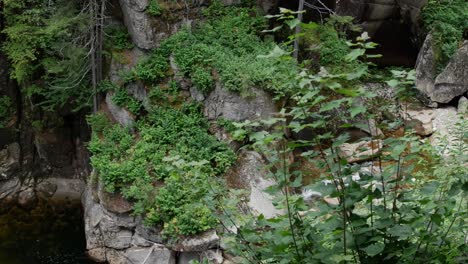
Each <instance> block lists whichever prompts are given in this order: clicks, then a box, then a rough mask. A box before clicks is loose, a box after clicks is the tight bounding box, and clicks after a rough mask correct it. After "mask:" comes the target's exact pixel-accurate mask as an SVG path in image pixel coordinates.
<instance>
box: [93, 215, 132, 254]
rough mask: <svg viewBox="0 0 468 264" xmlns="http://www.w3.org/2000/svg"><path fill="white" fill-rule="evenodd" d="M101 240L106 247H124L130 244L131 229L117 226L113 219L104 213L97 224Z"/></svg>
mask: <svg viewBox="0 0 468 264" xmlns="http://www.w3.org/2000/svg"><path fill="white" fill-rule="evenodd" d="M99 227H100V230H101V232H102V233H101V234H102V242H103V244H104V245H105V246H106V247H108V248H114V249H126V248H129V247H130V246H131V242H132V236H133V234H132V231H130V230H128V229H126V228H123V227H120V226H118V225H117V224H116V223H115V221H114V219H112V218H111V217H109V216H107V215H104V216H103V217H102V219H101V222H100V224H99Z"/></svg>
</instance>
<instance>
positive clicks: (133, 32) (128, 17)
mask: <svg viewBox="0 0 468 264" xmlns="http://www.w3.org/2000/svg"><path fill="white" fill-rule="evenodd" d="M119 2H120V7H121V8H122V13H123V15H124V22H125V25H126V26H127V29H128V32H129V34H130V36H131V38H132V41H133V43H135V45H136V46H137V47H139V48H141V49H146V50H149V49H152V48H154V47H156V45H157V42H156V40H155V38H156V36H155V32H154V31H153V27H152V25H151V21H150V16H149V15H148V14H147V13H146V12H145V9H146V7H147V6H148V4H149V1H148V0H119Z"/></svg>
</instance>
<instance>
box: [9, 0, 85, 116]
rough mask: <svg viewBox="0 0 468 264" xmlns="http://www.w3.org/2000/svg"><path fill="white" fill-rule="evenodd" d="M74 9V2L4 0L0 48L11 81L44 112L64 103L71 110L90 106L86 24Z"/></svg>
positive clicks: (76, 9)
mask: <svg viewBox="0 0 468 264" xmlns="http://www.w3.org/2000/svg"><path fill="white" fill-rule="evenodd" d="M80 9H81V6H80V3H79V1H62V0H57V1H42V0H25V1H15V0H7V1H4V9H3V12H4V17H5V29H4V30H3V33H4V34H5V35H6V41H5V42H4V43H2V44H3V45H2V48H3V50H4V52H5V54H6V55H7V56H8V58H9V60H10V62H11V66H12V71H11V77H12V78H13V79H15V80H16V81H18V83H20V84H21V85H22V87H23V88H25V92H24V93H25V94H26V95H27V96H29V97H30V98H33V97H38V98H39V99H40V100H39V103H38V104H39V105H41V106H43V107H44V108H47V109H49V110H52V109H55V108H56V107H57V106H63V105H65V104H66V103H70V104H71V105H72V106H73V107H74V108H75V109H74V110H79V109H81V108H83V107H86V106H89V104H90V98H91V95H92V91H91V89H90V85H89V78H88V77H89V76H88V75H87V73H88V70H89V67H88V63H89V60H88V59H89V56H88V50H87V47H86V45H85V42H86V36H87V34H88V31H87V30H88V29H87V27H88V26H89V25H90V20H89V19H87V17H86V12H80ZM31 102H36V100H31Z"/></svg>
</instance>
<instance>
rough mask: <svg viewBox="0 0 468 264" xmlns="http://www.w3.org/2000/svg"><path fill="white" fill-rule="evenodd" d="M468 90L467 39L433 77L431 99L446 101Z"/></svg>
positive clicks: (440, 101)
mask: <svg viewBox="0 0 468 264" xmlns="http://www.w3.org/2000/svg"><path fill="white" fill-rule="evenodd" d="M467 91H468V41H465V42H464V43H463V46H462V47H461V48H460V49H458V51H457V53H455V55H453V57H452V59H451V60H450V63H449V64H448V65H447V67H445V69H444V71H443V72H441V73H440V74H439V75H438V76H437V78H436V79H435V88H434V92H433V93H432V95H431V99H432V100H433V101H436V102H439V103H448V102H450V101H451V100H452V99H453V98H455V97H457V96H459V95H462V94H464V93H466V92H467Z"/></svg>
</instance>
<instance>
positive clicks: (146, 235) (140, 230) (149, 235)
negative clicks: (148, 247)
mask: <svg viewBox="0 0 468 264" xmlns="http://www.w3.org/2000/svg"><path fill="white" fill-rule="evenodd" d="M136 222H137V225H136V229H135V230H136V231H135V234H136V235H139V236H141V237H142V238H143V239H146V240H148V241H151V242H153V243H158V244H161V243H163V238H162V236H161V231H162V228H160V227H153V226H151V227H147V226H145V225H144V223H143V221H142V219H141V218H140V217H138V220H137V221H136Z"/></svg>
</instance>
